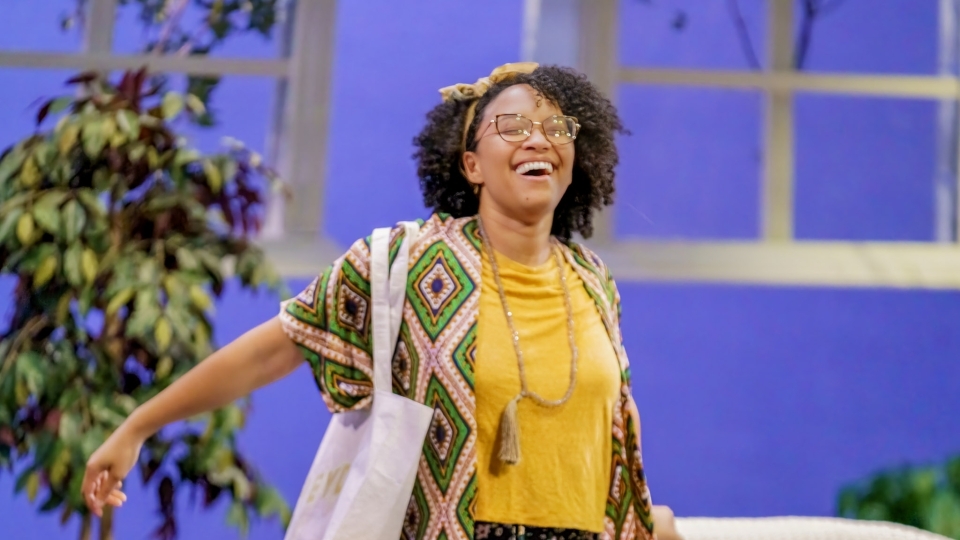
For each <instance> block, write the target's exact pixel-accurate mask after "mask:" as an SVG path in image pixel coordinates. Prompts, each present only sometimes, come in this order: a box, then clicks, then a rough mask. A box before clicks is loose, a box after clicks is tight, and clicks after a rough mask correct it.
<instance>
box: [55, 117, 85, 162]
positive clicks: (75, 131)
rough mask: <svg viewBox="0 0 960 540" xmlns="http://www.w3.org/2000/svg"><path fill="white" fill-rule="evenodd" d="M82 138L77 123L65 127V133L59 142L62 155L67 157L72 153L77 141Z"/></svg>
mask: <svg viewBox="0 0 960 540" xmlns="http://www.w3.org/2000/svg"><path fill="white" fill-rule="evenodd" d="M79 138H80V126H79V125H77V124H75V123H70V124H67V125H66V126H64V128H63V131H62V132H60V137H59V139H58V140H57V149H58V150H59V151H60V155H63V156H66V155H67V154H69V153H70V150H72V149H73V147H74V146H75V145H76V144H77V139H79Z"/></svg>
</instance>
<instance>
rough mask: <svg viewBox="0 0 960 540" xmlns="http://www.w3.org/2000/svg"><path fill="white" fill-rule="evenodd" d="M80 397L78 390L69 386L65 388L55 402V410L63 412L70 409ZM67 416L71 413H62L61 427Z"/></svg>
mask: <svg viewBox="0 0 960 540" xmlns="http://www.w3.org/2000/svg"><path fill="white" fill-rule="evenodd" d="M80 396H81V394H80V389H79V388H77V387H76V386H71V387H69V388H67V389H66V390H64V391H63V393H62V394H60V399H58V400H57V408H59V409H61V410H64V411H66V410H69V409H71V408H72V407H73V406H74V405H75V404H76V403H77V402H78V401H80ZM69 414H71V413H64V415H63V416H61V417H60V422H61V424H60V425H61V426H62V425H63V419H64V418H66V417H67V416H68V415H69ZM73 414H77V413H73ZM75 420H76V419H75ZM77 421H78V420H77ZM78 422H79V421H78ZM78 425H79V424H78ZM77 430H78V431H79V427H78V428H77ZM60 437H61V438H62V437H63V432H62V431H61V432H60Z"/></svg>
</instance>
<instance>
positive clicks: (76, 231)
mask: <svg viewBox="0 0 960 540" xmlns="http://www.w3.org/2000/svg"><path fill="white" fill-rule="evenodd" d="M86 222H87V213H86V212H85V211H84V209H83V206H80V203H78V202H77V200H76V199H71V200H69V201H67V204H65V205H63V233H64V239H65V240H66V241H67V242H74V241H76V239H77V238H79V236H80V232H81V231H83V226H84V225H85V224H86Z"/></svg>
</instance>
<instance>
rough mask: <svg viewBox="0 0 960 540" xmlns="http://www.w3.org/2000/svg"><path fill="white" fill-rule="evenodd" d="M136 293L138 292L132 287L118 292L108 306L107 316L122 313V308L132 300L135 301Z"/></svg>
mask: <svg viewBox="0 0 960 540" xmlns="http://www.w3.org/2000/svg"><path fill="white" fill-rule="evenodd" d="M135 293H136V291H135V290H134V289H133V288H132V287H130V288H126V289H123V290H122V291H120V292H118V293H117V294H116V295H115V296H114V297H113V298H111V299H110V302H109V303H108V304H107V315H114V314H116V313H117V311H120V308H121V307H123V306H125V305H126V304H127V303H128V302H130V300H133V295H134V294H135Z"/></svg>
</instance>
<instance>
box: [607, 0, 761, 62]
mask: <svg viewBox="0 0 960 540" xmlns="http://www.w3.org/2000/svg"><path fill="white" fill-rule="evenodd" d="M765 21H766V2H765V1H764V0H729V1H723V2H721V1H709V2H705V1H703V0H663V1H660V2H649V1H646V0H621V1H620V62H621V64H623V65H626V66H633V67H670V68H693V67H696V68H713V69H750V68H754V67H756V66H757V64H759V65H763V64H765V60H764V51H765V49H766V38H765V31H764V28H765Z"/></svg>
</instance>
